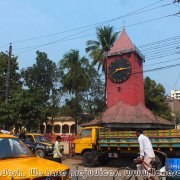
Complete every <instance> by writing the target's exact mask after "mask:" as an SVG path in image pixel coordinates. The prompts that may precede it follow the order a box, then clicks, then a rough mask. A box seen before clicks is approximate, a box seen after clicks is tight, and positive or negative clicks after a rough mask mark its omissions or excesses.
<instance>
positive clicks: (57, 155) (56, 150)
mask: <svg viewBox="0 0 180 180" xmlns="http://www.w3.org/2000/svg"><path fill="white" fill-rule="evenodd" d="M60 142H61V137H60V136H57V137H56V142H55V144H54V151H53V159H54V161H56V162H59V163H62V161H61V158H62V154H61V144H60Z"/></svg>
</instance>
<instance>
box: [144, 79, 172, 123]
mask: <svg viewBox="0 0 180 180" xmlns="http://www.w3.org/2000/svg"><path fill="white" fill-rule="evenodd" d="M144 89H145V104H146V106H147V108H149V109H150V110H151V111H152V112H153V113H154V114H155V115H157V116H160V117H162V118H165V119H169V120H171V119H172V116H171V111H170V108H169V107H168V105H167V104H166V96H165V89H164V87H163V86H162V85H161V84H159V83H158V84H157V83H156V82H155V81H154V80H151V79H150V78H149V77H146V78H145V80H144Z"/></svg>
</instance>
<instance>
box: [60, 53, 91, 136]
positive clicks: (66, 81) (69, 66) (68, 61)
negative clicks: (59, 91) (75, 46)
mask: <svg viewBox="0 0 180 180" xmlns="http://www.w3.org/2000/svg"><path fill="white" fill-rule="evenodd" d="M59 65H60V77H61V83H62V85H63V91H65V92H68V93H69V94H72V96H73V97H74V98H75V104H76V106H74V112H73V117H74V119H75V133H77V114H78V113H80V112H79V108H77V107H78V103H79V97H80V93H81V92H83V91H85V90H86V89H87V88H88V87H89V76H88V74H87V71H86V69H87V65H88V59H86V58H85V57H80V55H79V51H77V50H71V51H70V52H68V53H67V54H65V55H64V57H63V59H62V60H61V61H60V62H59ZM73 104H74V103H73Z"/></svg>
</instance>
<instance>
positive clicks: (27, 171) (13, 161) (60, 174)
mask: <svg viewBox="0 0 180 180" xmlns="http://www.w3.org/2000/svg"><path fill="white" fill-rule="evenodd" d="M0 172H1V176H0V180H1V179H2V180H12V179H13V180H22V179H29V180H30V179H31V180H32V179H33V180H35V179H36V180H37V179H39V180H40V179H41V180H45V179H51V180H54V179H56V180H60V179H69V168H68V167H67V166H66V165H64V164H60V163H57V162H54V161H50V160H47V159H43V158H38V157H35V156H34V155H33V154H32V153H31V151H30V150H29V149H28V148H27V146H26V145H25V144H24V143H23V141H21V140H20V139H19V138H17V137H15V136H12V135H9V134H0Z"/></svg>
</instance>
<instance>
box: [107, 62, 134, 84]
mask: <svg viewBox="0 0 180 180" xmlns="http://www.w3.org/2000/svg"><path fill="white" fill-rule="evenodd" d="M130 75H131V63H130V62H129V61H128V60H127V59H117V60H115V61H113V62H112V63H111V64H110V65H109V68H108V76H109V78H110V79H111V81H113V82H114V83H122V82H124V81H126V80H127V79H128V78H129V76H130Z"/></svg>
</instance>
